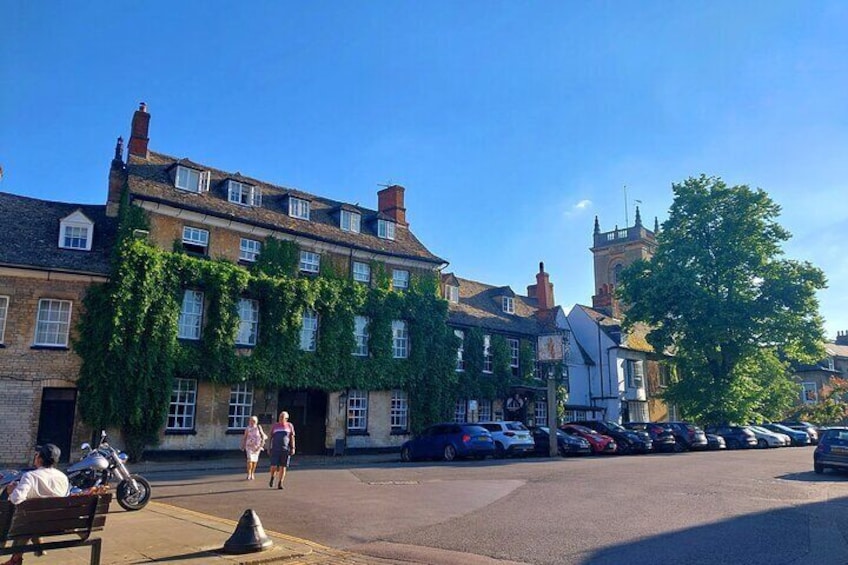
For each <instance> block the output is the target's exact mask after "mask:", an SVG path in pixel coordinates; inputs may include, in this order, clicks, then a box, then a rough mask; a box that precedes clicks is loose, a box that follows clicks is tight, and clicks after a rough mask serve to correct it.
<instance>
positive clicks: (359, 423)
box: [347, 390, 368, 432]
mask: <svg viewBox="0 0 848 565" xmlns="http://www.w3.org/2000/svg"><path fill="white" fill-rule="evenodd" d="M367 429H368V393H367V392H365V391H364V390H351V391H349V392H348V393H347V431H349V432H365V431H366V430H367Z"/></svg>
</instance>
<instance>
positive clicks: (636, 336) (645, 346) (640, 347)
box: [576, 304, 654, 353]
mask: <svg viewBox="0 0 848 565" xmlns="http://www.w3.org/2000/svg"><path fill="white" fill-rule="evenodd" d="M576 306H577V307H578V308H580V309H581V310H583V311H584V312H585V313H586V315H587V316H589V318H591V319H592V320H593V321H594V322H595V323H596V324H598V325H599V326H600V328H601V331H603V332H604V333H605V334H606V335H607V337H609V338H610V339H611V340H612V341H613V342H615V343H616V344H618V345H619V346H621V347H624V348H626V349H632V350H634V351H643V352H645V353H653V352H654V348H653V347H651V344H650V343H648V339H647V336H648V333H649V331H650V330H649V328H648V326H647V325H645V324H642V323H637V324H634V325H633V328H632V329H631V330H630V332H629V333H627V334H622V331H621V323H622V322H621V320H619V319H618V318H613V317H611V316H607V315H606V314H604V313H603V312H599V311H598V310H595V309H594V308H590V307H588V306H583V305H582V304H577V305H576Z"/></svg>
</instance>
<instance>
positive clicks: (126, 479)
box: [65, 430, 151, 510]
mask: <svg viewBox="0 0 848 565" xmlns="http://www.w3.org/2000/svg"><path fill="white" fill-rule="evenodd" d="M81 449H82V450H83V452H84V453H83V457H82V459H80V460H79V461H78V462H76V463H74V464H72V465H70V466H68V468H67V470H66V471H65V474H67V475H68V481H69V482H70V484H71V494H77V493H82V492H86V491H90V490H92V489H97V488H98V487H106V486H108V485H109V483H110V482H111V481H112V479H117V480H118V481H119V482H118V487H117V489H116V490H115V498H116V499H117V500H118V504H120V505H121V508H123V509H124V510H141V509H142V508H144V507H145V506H147V503H148V502H150V495H151V490H150V483H149V482H147V479H145V478H144V477H142V476H141V475H135V474H132V473H130V471H129V469H128V468H127V466H126V461H127V455H126V453H123V452H121V451H119V450H117V449H115V448H114V447H112V446H111V445H109V442H108V438H107V437H106V431H105V430H104V431H101V432H100V445H98V446H97V447H92V446H91V445H90V444H88V443H83V444H82V446H81Z"/></svg>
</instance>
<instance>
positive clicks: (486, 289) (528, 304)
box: [443, 273, 541, 335]
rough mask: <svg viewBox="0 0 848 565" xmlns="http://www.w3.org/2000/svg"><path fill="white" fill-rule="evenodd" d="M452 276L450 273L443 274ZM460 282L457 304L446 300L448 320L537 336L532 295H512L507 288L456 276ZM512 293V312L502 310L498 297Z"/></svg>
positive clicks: (539, 329) (510, 332)
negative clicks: (513, 310)
mask: <svg viewBox="0 0 848 565" xmlns="http://www.w3.org/2000/svg"><path fill="white" fill-rule="evenodd" d="M445 277H455V275H453V274H452V273H448V274H445V275H443V280H444V278H445ZM455 279H456V282H458V283H459V303H455V302H449V303H448V323H449V324H451V325H454V326H466V327H480V328H482V329H487V330H492V331H496V332H500V333H507V334H523V335H538V334H539V333H540V331H541V328H540V325H539V322H538V321H537V319H536V312H537V311H538V310H539V307H538V305H537V301H536V299H535V298H530V297H527V296H520V295H518V294H515V293H514V292H513V291H512V290H511V289H509V287H503V286H492V285H488V284H484V283H480V282H476V281H472V280H469V279H463V278H459V277H455ZM503 296H512V297H513V305H514V307H515V313H514V314H507V313H506V312H504V311H503V305H502V302H501V297H503Z"/></svg>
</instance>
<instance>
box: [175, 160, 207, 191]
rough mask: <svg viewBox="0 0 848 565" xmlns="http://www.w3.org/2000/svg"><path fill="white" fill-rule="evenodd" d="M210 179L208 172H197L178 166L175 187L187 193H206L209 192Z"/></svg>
mask: <svg viewBox="0 0 848 565" xmlns="http://www.w3.org/2000/svg"><path fill="white" fill-rule="evenodd" d="M210 177H211V175H210V173H209V172H208V171H198V170H196V169H189V168H188V167H183V166H182V165H180V166H178V167H177V177H176V183H175V186H176V187H177V188H179V189H181V190H187V191H189V192H206V191H207V190H209V180H210Z"/></svg>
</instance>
